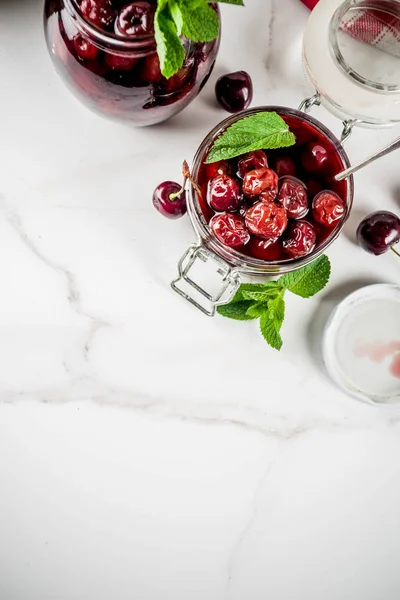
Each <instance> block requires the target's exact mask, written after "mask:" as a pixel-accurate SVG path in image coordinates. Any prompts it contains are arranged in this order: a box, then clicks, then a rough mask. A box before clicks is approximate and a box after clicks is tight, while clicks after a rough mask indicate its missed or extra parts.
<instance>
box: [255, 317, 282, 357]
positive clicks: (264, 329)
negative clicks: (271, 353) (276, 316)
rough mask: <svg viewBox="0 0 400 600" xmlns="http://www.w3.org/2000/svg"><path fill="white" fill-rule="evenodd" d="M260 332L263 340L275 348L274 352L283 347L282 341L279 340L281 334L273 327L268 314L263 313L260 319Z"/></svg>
mask: <svg viewBox="0 0 400 600" xmlns="http://www.w3.org/2000/svg"><path fill="white" fill-rule="evenodd" d="M260 330H261V333H262V336H263V338H264V340H265V341H266V342H267V344H269V345H270V346H272V348H275V350H280V349H281V348H282V345H283V341H282V338H281V334H280V333H279V330H278V329H277V328H276V327H275V323H274V320H273V319H271V318H270V314H269V312H265V313H264V314H263V315H262V316H261V318H260Z"/></svg>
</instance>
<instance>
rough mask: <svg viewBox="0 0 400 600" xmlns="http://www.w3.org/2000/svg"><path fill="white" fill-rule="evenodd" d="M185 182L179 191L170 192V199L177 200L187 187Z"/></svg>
mask: <svg viewBox="0 0 400 600" xmlns="http://www.w3.org/2000/svg"><path fill="white" fill-rule="evenodd" d="M185 183H186V182H185ZM185 183H184V184H183V187H181V189H180V190H179V192H175V194H170V195H169V199H170V200H171V202H173V201H174V200H176V199H177V198H179V196H180V195H181V194H182V193H183V191H184V189H185Z"/></svg>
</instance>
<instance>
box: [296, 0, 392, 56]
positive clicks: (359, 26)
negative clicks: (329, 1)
mask: <svg viewBox="0 0 400 600" xmlns="http://www.w3.org/2000/svg"><path fill="white" fill-rule="evenodd" d="M301 1H302V2H303V4H305V5H306V6H307V7H308V8H309V9H311V10H312V9H313V8H315V6H317V4H318V2H319V0H301ZM340 28H341V29H342V31H345V32H346V33H348V34H349V35H351V36H352V37H354V38H356V39H357V40H360V41H361V42H365V43H366V44H372V45H373V46H377V48H379V49H380V50H383V51H384V52H388V53H389V54H393V55H394V56H400V17H394V16H390V15H389V14H385V13H384V12H383V11H376V10H359V11H355V12H354V13H353V14H352V16H351V17H350V16H349V17H347V16H345V17H343V21H342V23H341V25H340Z"/></svg>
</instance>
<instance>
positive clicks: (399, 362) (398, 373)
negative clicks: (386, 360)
mask: <svg viewBox="0 0 400 600" xmlns="http://www.w3.org/2000/svg"><path fill="white" fill-rule="evenodd" d="M389 370H390V373H391V374H392V375H393V377H397V378H398V379H400V352H398V353H397V354H395V355H394V357H393V360H392V363H391V365H390V367H389Z"/></svg>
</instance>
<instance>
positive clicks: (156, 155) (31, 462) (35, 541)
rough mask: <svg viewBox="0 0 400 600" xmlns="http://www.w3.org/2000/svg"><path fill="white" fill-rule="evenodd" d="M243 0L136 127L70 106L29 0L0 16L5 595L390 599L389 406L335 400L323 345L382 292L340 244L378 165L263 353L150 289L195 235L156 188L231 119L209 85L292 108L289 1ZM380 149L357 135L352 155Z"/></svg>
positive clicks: (393, 194) (377, 175)
mask: <svg viewBox="0 0 400 600" xmlns="http://www.w3.org/2000/svg"><path fill="white" fill-rule="evenodd" d="M246 4H247V6H246V8H245V9H240V8H238V7H230V6H223V23H224V25H223V27H224V31H223V41H222V45H221V51H220V55H219V58H218V61H217V65H216V67H215V71H214V73H213V75H212V77H211V80H210V82H209V84H208V85H207V86H206V87H205V89H204V91H203V93H202V94H201V96H200V97H199V98H198V99H197V100H196V101H195V102H194V103H193V104H192V105H191V106H190V107H189V108H188V109H187V110H186V111H184V112H183V113H182V114H180V115H178V116H177V117H176V118H174V119H173V120H171V121H170V122H168V123H165V124H163V125H160V126H156V127H153V128H151V129H139V130H131V129H129V128H124V127H121V126H118V125H115V124H113V123H108V122H106V121H103V120H101V119H99V118H98V117H95V116H93V115H91V114H90V113H89V112H87V111H86V110H85V109H83V108H82V107H81V106H80V105H79V104H78V103H76V102H75V101H74V100H73V99H72V98H71V97H70V96H69V94H68V93H67V92H66V91H65V89H64V88H63V86H62V84H61V82H60V81H59V80H58V78H57V77H56V75H55V73H54V72H53V69H52V66H51V63H50V61H49V59H48V57H47V55H46V50H45V46H44V43H43V39H42V29H41V27H42V25H41V8H42V6H41V2H40V1H39V0H34V1H31V0H22V1H21V2H19V3H18V8H17V7H16V4H15V3H14V2H11V1H10V0H7V1H5V2H2V4H1V6H0V39H1V44H0V68H1V72H2V73H5V74H6V76H5V77H3V78H2V80H1V81H0V92H1V98H2V111H1V116H0V129H1V132H2V135H1V138H2V142H1V143H0V162H1V164H2V165H3V167H4V168H3V171H2V173H1V176H0V249H1V251H0V282H1V288H2V291H1V295H0V364H1V369H0V474H1V479H2V483H3V485H2V498H1V500H0V528H1V530H2V536H1V538H2V539H1V541H0V564H1V565H2V568H0V598H1V600H3V599H4V600H54V599H55V598H56V599H57V600H81V599H83V598H84V599H85V600H91V599H92V598H96V600H109V599H110V598H115V599H116V600H131V599H132V598H135V599H140V600H161V598H163V599H165V598H174V599H176V600H187V598H190V599H191V600H203V599H204V598H207V599H208V600H239V599H240V600H243V598H251V600H259V599H260V600H261V598H262V599H264V598H266V597H270V598H274V600H303V599H307V600H317V599H318V600H319V599H320V598H324V600H355V599H356V598H363V600H382V599H383V598H384V599H385V600H397V599H398V597H399V593H400V578H399V576H398V568H397V561H396V557H397V556H398V552H399V550H400V545H399V541H398V540H399V539H400V535H399V533H400V520H399V517H398V503H399V501H400V471H399V463H398V459H397V457H398V456H399V451H400V429H399V420H400V413H399V409H398V407H377V406H369V405H367V404H363V403H361V402H355V401H353V400H351V399H349V398H347V397H346V396H344V395H343V394H342V393H341V392H340V391H339V390H338V389H336V387H335V386H334V385H333V384H332V383H331V382H330V381H329V379H328V377H327V375H326V373H325V371H324V368H323V364H322V359H321V351H320V343H321V333H322V330H323V326H324V324H325V322H326V320H327V318H328V316H329V314H330V312H331V310H332V309H333V307H334V306H335V305H336V304H337V302H339V301H340V300H341V299H342V298H343V297H344V296H346V295H347V294H348V293H350V292H351V291H353V290H354V289H356V288H357V287H360V286H361V285H366V284H368V283H374V282H380V281H387V282H393V283H396V282H398V275H399V262H398V259H397V258H396V257H395V256H394V255H393V256H392V255H391V253H389V254H390V255H386V256H383V257H380V258H374V257H371V256H368V255H367V254H365V253H363V252H362V251H361V250H360V249H358V248H357V246H356V245H355V243H354V232H355V229H356V227H357V224H358V222H359V220H360V219H361V218H362V217H363V216H364V215H365V214H366V213H367V212H369V211H372V210H374V209H375V210H377V209H378V208H380V207H385V208H387V209H388V210H392V211H394V212H397V213H398V212H399V211H400V196H399V185H398V169H397V166H396V157H395V156H391V157H387V158H386V159H385V160H384V161H381V162H378V163H375V164H374V165H372V166H371V167H370V168H368V169H367V170H365V171H362V172H360V173H359V174H357V176H356V197H355V205H354V209H353V213H352V216H351V218H350V220H349V223H348V224H347V226H346V228H345V232H344V234H343V235H342V236H341V238H340V239H339V240H338V241H337V242H336V243H335V244H334V245H333V246H332V248H331V249H330V250H329V257H330V259H331V262H332V267H333V270H332V280H331V282H330V284H329V286H328V287H327V289H326V290H325V291H324V292H323V293H321V294H320V295H319V296H318V297H316V298H313V299H310V300H308V301H305V300H301V299H300V298H296V297H288V298H287V316H286V320H285V324H284V328H283V338H284V348H283V350H282V352H281V353H277V352H275V351H274V350H272V349H270V348H268V347H267V346H266V344H265V343H264V341H263V340H262V338H261V336H260V335H259V332H258V331H257V325H256V324H255V323H235V322H230V321H227V320H224V319H222V318H215V319H207V318H206V317H204V316H203V315H201V314H200V313H198V312H196V311H195V309H193V307H191V306H189V305H188V304H186V303H185V302H183V301H182V300H181V299H180V298H179V297H178V296H177V295H175V294H174V293H173V292H172V290H171V288H170V285H169V284H170V281H171V280H172V279H173V277H174V276H175V274H176V265H177V262H178V259H179V257H180V256H181V255H182V253H183V252H184V250H185V248H187V246H188V245H189V244H190V243H192V242H193V241H194V233H193V231H192V229H191V226H190V223H189V220H188V219H183V220H181V221H179V222H168V221H166V220H163V219H162V217H161V216H159V215H158V214H157V213H156V212H155V211H154V209H153V207H152V205H151V201H150V198H151V192H152V190H153V188H154V187H155V185H156V184H157V183H159V182H160V181H162V180H164V179H178V178H179V176H180V165H181V163H182V160H183V159H188V160H190V158H191V157H192V156H193V154H194V152H195V151H196V148H197V146H198V144H199V142H200V141H201V140H202V139H203V137H204V136H205V135H206V134H207V132H208V131H209V130H210V129H211V128H212V127H213V126H214V125H215V124H216V123H217V122H218V121H219V120H221V119H222V118H224V117H225V116H226V115H225V113H224V112H223V111H222V110H221V109H219V108H218V107H217V106H216V104H215V101H214V92H213V84H214V83H215V80H216V78H217V77H218V76H219V75H221V74H222V73H225V72H229V71H234V70H238V69H245V70H247V71H248V72H249V73H250V74H251V75H252V77H253V81H254V86H255V94H254V105H261V104H271V105H273V104H278V105H288V106H298V105H299V104H300V102H301V100H302V99H303V98H304V97H305V96H306V95H307V93H308V90H307V88H306V85H305V81H304V76H303V72H302V65H301V40H302V32H303V30H304V26H305V23H306V19H307V15H308V11H307V9H306V8H305V7H304V6H303V5H302V4H301V3H300V2H299V0H284V1H283V0H282V1H280V2H277V1H275V0H268V1H267V0H248V1H247V2H246ZM21 32H22V33H23V37H24V44H21V42H20V40H21ZM239 41H240V43H239ZM21 73H23V77H22V76H21ZM315 115H316V117H317V118H320V119H321V120H322V121H324V122H325V123H326V124H327V125H328V126H329V127H331V128H332V129H333V130H334V131H335V132H337V133H338V134H339V132H340V130H341V123H339V122H338V121H337V120H336V119H335V118H334V117H333V116H331V115H329V114H327V113H326V112H325V111H324V110H323V109H316V110H315ZM394 135H395V134H394V132H393V130H392V131H389V130H380V131H372V130H361V129H360V130H358V131H356V132H354V134H353V136H352V138H351V139H350V140H349V142H348V146H347V149H348V152H349V155H350V156H351V158H352V159H353V160H358V159H360V158H362V157H363V156H365V152H366V148H368V152H369V151H370V150H372V148H378V147H380V146H382V145H383V144H384V143H386V142H387V141H389V140H390V139H392V138H393V137H394Z"/></svg>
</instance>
